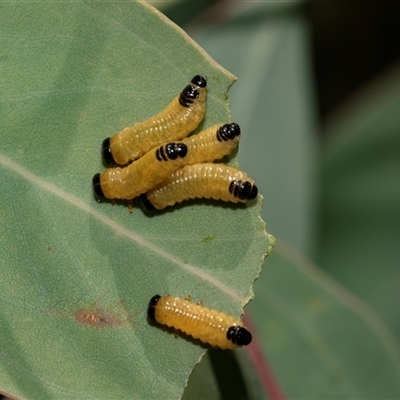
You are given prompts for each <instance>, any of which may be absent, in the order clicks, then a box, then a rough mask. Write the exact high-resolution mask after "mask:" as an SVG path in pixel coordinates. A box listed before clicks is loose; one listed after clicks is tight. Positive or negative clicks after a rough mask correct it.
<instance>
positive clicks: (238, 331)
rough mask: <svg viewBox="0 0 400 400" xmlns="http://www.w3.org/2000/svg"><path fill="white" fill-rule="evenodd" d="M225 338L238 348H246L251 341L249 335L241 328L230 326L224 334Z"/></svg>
mask: <svg viewBox="0 0 400 400" xmlns="http://www.w3.org/2000/svg"><path fill="white" fill-rule="evenodd" d="M226 338H227V339H228V340H230V341H231V342H232V343H233V344H237V345H238V346H247V345H248V344H250V343H251V340H252V339H253V338H252V336H251V333H250V332H249V331H248V330H247V329H246V328H244V327H243V326H231V327H230V328H229V329H228V331H227V332H226Z"/></svg>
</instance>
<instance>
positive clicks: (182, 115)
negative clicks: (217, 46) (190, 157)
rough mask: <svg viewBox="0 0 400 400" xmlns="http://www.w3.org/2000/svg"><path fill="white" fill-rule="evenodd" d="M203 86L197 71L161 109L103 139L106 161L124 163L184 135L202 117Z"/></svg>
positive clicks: (204, 102)
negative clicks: (147, 117) (187, 83)
mask: <svg viewBox="0 0 400 400" xmlns="http://www.w3.org/2000/svg"><path fill="white" fill-rule="evenodd" d="M206 87H207V78H206V77H205V76H203V75H196V76H195V77H193V79H192V80H191V82H190V84H189V85H187V86H186V87H185V88H184V89H183V90H182V91H181V93H180V94H179V95H178V96H176V97H174V98H173V99H172V101H171V102H170V103H169V104H168V105H167V107H166V108H165V109H164V110H162V111H161V112H159V113H158V114H156V115H154V116H153V117H151V118H149V119H146V120H145V121H142V122H138V123H136V124H134V125H133V126H130V127H126V128H124V129H123V130H122V131H120V132H118V133H116V134H115V135H114V136H112V137H111V138H106V139H104V141H103V144H102V148H101V154H102V158H103V161H104V162H105V163H106V164H108V165H110V164H114V163H116V164H119V165H125V164H127V163H128V162H129V161H132V160H136V159H137V158H139V157H141V156H142V155H143V154H145V153H147V152H148V151H149V150H151V149H152V148H154V147H156V146H158V145H161V144H162V143H166V142H169V141H173V140H179V139H182V138H184V137H185V136H187V135H188V134H189V133H190V132H192V131H193V130H195V129H196V128H197V126H198V125H199V123H200V122H201V120H202V119H203V117H204V113H205V107H206V95H207V89H206Z"/></svg>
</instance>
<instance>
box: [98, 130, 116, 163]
mask: <svg viewBox="0 0 400 400" xmlns="http://www.w3.org/2000/svg"><path fill="white" fill-rule="evenodd" d="M110 139H111V138H109V137H108V138H105V139H104V140H103V143H102V144H101V158H102V159H103V162H104V163H105V164H107V165H111V164H115V160H114V157H113V155H112V153H111V148H110Z"/></svg>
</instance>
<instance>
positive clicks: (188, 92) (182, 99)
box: [179, 85, 200, 107]
mask: <svg viewBox="0 0 400 400" xmlns="http://www.w3.org/2000/svg"><path fill="white" fill-rule="evenodd" d="M199 95H200V92H199V89H198V88H197V87H195V86H193V85H187V86H186V87H185V89H183V90H182V92H181V94H180V95H179V104H180V105H181V106H182V107H189V106H190V105H191V104H192V103H193V102H194V100H196V99H197V98H198V97H199Z"/></svg>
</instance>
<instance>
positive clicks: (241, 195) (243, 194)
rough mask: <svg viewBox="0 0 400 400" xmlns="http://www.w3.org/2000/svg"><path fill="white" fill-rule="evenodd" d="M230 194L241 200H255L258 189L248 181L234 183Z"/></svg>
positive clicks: (230, 186)
mask: <svg viewBox="0 0 400 400" xmlns="http://www.w3.org/2000/svg"><path fill="white" fill-rule="evenodd" d="M229 193H231V194H233V195H234V196H235V197H236V198H238V199H240V200H253V199H255V198H256V197H257V194H258V188H257V186H256V185H253V184H252V183H250V182H248V181H244V182H243V181H232V182H231V183H230V184H229Z"/></svg>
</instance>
